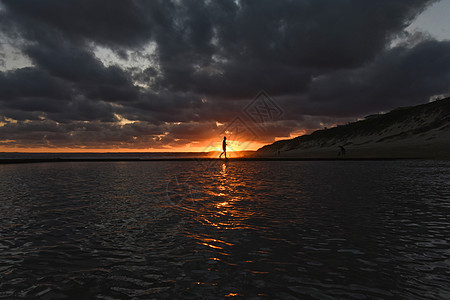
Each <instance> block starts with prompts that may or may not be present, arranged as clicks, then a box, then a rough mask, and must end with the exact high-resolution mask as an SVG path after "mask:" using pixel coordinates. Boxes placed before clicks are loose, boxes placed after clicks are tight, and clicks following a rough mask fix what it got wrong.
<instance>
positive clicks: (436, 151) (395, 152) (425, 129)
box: [256, 98, 450, 159]
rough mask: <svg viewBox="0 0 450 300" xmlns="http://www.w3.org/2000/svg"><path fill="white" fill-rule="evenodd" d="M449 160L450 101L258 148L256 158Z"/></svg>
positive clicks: (385, 115)
mask: <svg viewBox="0 0 450 300" xmlns="http://www.w3.org/2000/svg"><path fill="white" fill-rule="evenodd" d="M339 146H343V147H344V148H345V150H346V153H345V156H342V155H341V156H340V157H346V158H442V159H450V98H446V99H443V100H438V101H435V102H432V103H427V104H422V105H418V106H413V107H405V108H397V109H395V110H393V111H391V112H389V113H386V114H382V115H377V116H371V118H368V119H365V120H362V121H358V122H354V123H350V124H347V125H344V126H338V127H335V128H330V129H325V130H318V131H315V132H313V133H312V134H310V135H304V136H300V137H297V138H294V139H291V140H283V141H278V142H275V143H273V144H271V145H267V146H264V147H262V148H260V149H259V150H258V151H257V152H256V155H257V156H259V157H280V158H282V157H299V158H332V157H338V152H339V150H340V148H339Z"/></svg>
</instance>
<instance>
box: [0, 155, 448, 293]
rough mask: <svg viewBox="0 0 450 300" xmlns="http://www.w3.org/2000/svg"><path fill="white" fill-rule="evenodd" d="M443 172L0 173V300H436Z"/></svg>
mask: <svg viewBox="0 0 450 300" xmlns="http://www.w3.org/2000/svg"><path fill="white" fill-rule="evenodd" d="M449 171H450V164H449V163H448V162H432V161H431V162H429V161H402V162H229V163H226V164H222V163H213V164H211V165H210V166H209V167H208V168H205V167H204V166H202V165H199V164H197V163H195V162H181V163H180V162H126V163H119V162H105V163H101V162H98V163H81V162H80V163H58V164H51V163H49V164H36V165H2V166H0V176H1V178H2V181H1V182H0V201H1V205H0V225H1V226H0V236H1V239H0V297H2V298H12V297H25V298H31V297H38V298H47V299H53V298H64V297H67V296H71V297H75V298H98V299H124V298H141V299H148V298H157V299H158V298H174V297H175V298H182V299H198V298H201V297H203V298H206V299H215V298H217V299H222V298H224V297H230V298H231V297H245V298H251V297H253V298H255V299H264V298H267V299H269V298H279V299H304V298H313V299H314V298H315V299H372V298H375V299H386V298H392V299H399V298H418V299H448V298H450V286H449V285H448V278H449V275H450V272H449V271H448V270H450V268H449V267H450V251H449V250H448V249H450V247H449V243H450V238H449V237H450V232H449V231H450V226H449V225H450V219H449V217H448V216H449V215H450V214H449V213H450V201H449V200H450V192H449V191H450V185H449V182H450V172H449ZM174 176H176V179H174V178H175V177H174Z"/></svg>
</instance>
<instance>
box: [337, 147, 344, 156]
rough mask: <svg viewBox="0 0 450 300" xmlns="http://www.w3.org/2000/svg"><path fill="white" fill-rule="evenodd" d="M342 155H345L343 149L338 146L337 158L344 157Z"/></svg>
mask: <svg viewBox="0 0 450 300" xmlns="http://www.w3.org/2000/svg"><path fill="white" fill-rule="evenodd" d="M344 155H345V148H344V147H343V146H339V152H338V156H344Z"/></svg>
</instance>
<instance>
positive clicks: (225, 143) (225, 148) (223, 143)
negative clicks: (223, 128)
mask: <svg viewBox="0 0 450 300" xmlns="http://www.w3.org/2000/svg"><path fill="white" fill-rule="evenodd" d="M222 150H223V152H222V153H220V155H219V158H222V155H223V154H225V159H228V158H227V137H226V136H224V137H223V141H222Z"/></svg>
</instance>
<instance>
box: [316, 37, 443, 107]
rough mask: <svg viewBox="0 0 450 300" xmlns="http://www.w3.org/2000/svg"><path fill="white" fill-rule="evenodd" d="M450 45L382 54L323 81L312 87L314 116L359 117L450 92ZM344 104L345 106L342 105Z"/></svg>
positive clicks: (428, 45)
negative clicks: (358, 115)
mask: <svg viewBox="0 0 450 300" xmlns="http://www.w3.org/2000/svg"><path fill="white" fill-rule="evenodd" d="M449 53H450V42H449V41H447V42H437V41H433V40H430V41H424V42H421V43H419V44H418V45H416V46H414V47H413V48H408V47H404V46H399V47H396V48H394V49H392V50H391V51H388V52H385V53H382V54H380V55H379V56H378V57H377V58H376V59H375V60H374V61H373V62H372V63H370V64H369V65H367V66H364V67H362V68H359V69H354V70H346V71H341V72H337V73H334V74H332V75H329V76H324V77H323V78H319V79H317V80H316V81H314V83H313V84H312V85H311V92H310V96H311V98H310V99H311V105H310V109H311V111H310V112H311V113H314V114H317V113H324V112H325V113H327V114H333V113H334V114H339V115H347V116H349V115H355V114H360V113H365V112H370V111H374V112H376V111H377V110H378V111H379V110H381V109H390V108H392V104H395V105H398V106H404V105H411V104H418V103H423V102H424V101H426V100H427V99H428V97H429V96H430V95H436V94H440V93H448V92H450V85H449V83H450V55H449ZM342 103H344V104H345V106H342Z"/></svg>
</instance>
